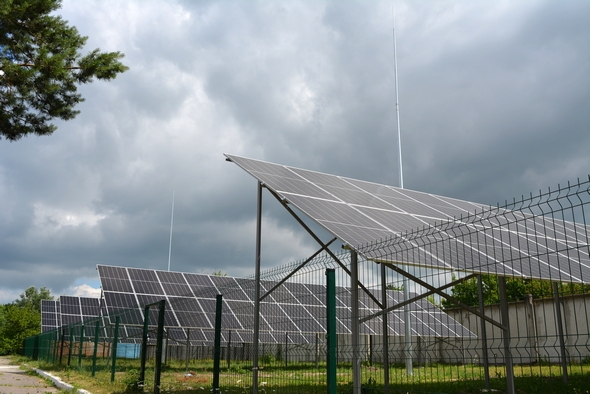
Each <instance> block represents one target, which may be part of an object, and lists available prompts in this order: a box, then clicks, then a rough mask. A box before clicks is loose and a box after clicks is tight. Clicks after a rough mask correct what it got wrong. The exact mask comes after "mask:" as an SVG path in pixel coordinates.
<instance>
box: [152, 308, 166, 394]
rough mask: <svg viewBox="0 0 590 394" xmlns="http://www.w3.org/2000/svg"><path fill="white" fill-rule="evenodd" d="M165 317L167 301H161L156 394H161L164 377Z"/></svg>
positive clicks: (155, 368)
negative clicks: (162, 376)
mask: <svg viewBox="0 0 590 394" xmlns="http://www.w3.org/2000/svg"><path fill="white" fill-rule="evenodd" d="M165 317H166V300H161V301H160V302H158V334H157V335H156V365H155V367H154V394H160V378H161V375H162V356H163V347H164V321H165V320H164V319H165Z"/></svg>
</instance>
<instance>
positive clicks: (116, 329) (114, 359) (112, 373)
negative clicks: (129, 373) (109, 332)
mask: <svg viewBox="0 0 590 394" xmlns="http://www.w3.org/2000/svg"><path fill="white" fill-rule="evenodd" d="M120 321H121V317H120V316H117V318H116V319H115V335H113V350H112V352H113V354H112V356H113V358H112V360H113V362H112V365H111V382H114V381H115V370H116V369H117V342H119V322H120Z"/></svg>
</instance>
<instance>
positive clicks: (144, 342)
mask: <svg viewBox="0 0 590 394" xmlns="http://www.w3.org/2000/svg"><path fill="white" fill-rule="evenodd" d="M149 323H150V306H149V305H146V306H145V307H144V308H143V334H142V336H141V366H140V367H139V382H138V384H139V385H140V386H141V388H142V389H143V387H144V386H145V362H146V359H147V342H148V327H149Z"/></svg>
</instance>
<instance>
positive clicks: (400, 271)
mask: <svg viewBox="0 0 590 394" xmlns="http://www.w3.org/2000/svg"><path fill="white" fill-rule="evenodd" d="M381 264H385V265H387V266H388V267H389V268H391V269H392V270H394V271H395V272H397V273H398V274H400V275H402V276H404V277H407V278H408V279H411V280H412V281H414V282H416V283H417V284H419V285H420V286H422V287H425V288H427V289H428V290H430V291H428V292H426V293H424V294H421V295H419V296H418V297H414V298H411V299H409V300H406V301H404V302H400V303H399V304H396V305H395V306H393V307H390V308H387V309H384V310H383V311H380V312H377V313H374V314H372V315H369V316H366V317H364V318H363V319H361V323H363V322H365V321H367V320H370V319H373V318H374V317H377V316H381V315H382V314H383V313H388V312H391V311H392V310H394V309H397V308H400V307H402V306H404V305H406V304H409V303H412V302H414V301H416V300H419V299H422V298H424V297H428V296H429V295H431V294H434V293H436V294H438V295H440V296H441V297H444V298H446V299H448V300H449V301H452V302H454V303H455V304H457V305H459V306H460V307H461V308H464V309H467V310H468V311H469V312H471V313H473V314H474V315H476V316H479V317H481V318H482V319H484V320H485V321H487V322H488V323H491V324H493V325H495V326H496V327H498V328H503V325H502V323H498V322H497V321H495V320H494V319H492V318H489V317H487V316H485V315H482V314H481V313H479V311H478V310H477V309H474V308H472V307H470V306H469V305H466V304H464V303H462V302H461V301H459V300H458V299H456V298H455V297H453V296H451V295H449V294H447V293H445V292H443V291H442V290H444V289H446V288H448V287H451V286H454V285H455V284H457V283H460V282H463V281H465V280H467V279H469V278H473V277H474V276H476V275H477V274H470V275H467V276H465V277H463V278H461V279H459V280H456V281H454V282H451V283H448V284H446V285H444V286H441V287H438V288H437V287H434V286H432V285H431V284H430V283H427V282H424V281H423V280H421V279H419V278H417V277H415V276H414V275H412V274H409V273H407V272H406V271H404V270H403V269H401V268H399V267H396V266H395V265H394V264H391V263H385V262H381Z"/></svg>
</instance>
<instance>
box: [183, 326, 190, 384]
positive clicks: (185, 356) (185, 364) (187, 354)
mask: <svg viewBox="0 0 590 394" xmlns="http://www.w3.org/2000/svg"><path fill="white" fill-rule="evenodd" d="M190 352H191V329H190V328H187V329H186V349H185V351H184V353H185V354H184V370H185V373H188V357H189V355H190Z"/></svg>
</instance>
